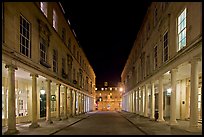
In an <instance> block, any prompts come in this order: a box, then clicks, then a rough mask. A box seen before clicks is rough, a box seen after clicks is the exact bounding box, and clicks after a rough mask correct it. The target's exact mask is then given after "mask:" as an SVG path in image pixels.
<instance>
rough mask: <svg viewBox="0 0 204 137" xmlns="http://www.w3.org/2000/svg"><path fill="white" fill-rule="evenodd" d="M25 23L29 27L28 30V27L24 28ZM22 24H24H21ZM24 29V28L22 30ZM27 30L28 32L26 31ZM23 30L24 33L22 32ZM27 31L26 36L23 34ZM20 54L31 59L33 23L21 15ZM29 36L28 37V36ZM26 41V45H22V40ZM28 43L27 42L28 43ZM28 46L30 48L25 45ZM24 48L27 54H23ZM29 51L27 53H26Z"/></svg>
mask: <svg viewBox="0 0 204 137" xmlns="http://www.w3.org/2000/svg"><path fill="white" fill-rule="evenodd" d="M23 21H25V23H26V25H29V26H28V28H27V26H26V27H25V26H23V24H24V23H23ZM21 22H22V24H21ZM21 27H22V28H21ZM24 29H26V30H24ZM21 30H22V32H21ZM23 30H24V31H26V32H25V33H26V34H25V35H26V36H25V35H24V34H23V32H24V31H23ZM19 34H20V53H22V54H23V55H25V56H26V57H29V58H31V23H30V22H29V21H28V20H27V19H26V18H25V17H24V16H23V15H22V14H20V33H19ZM27 35H28V36H27ZM23 38H24V40H25V43H24V44H23V43H22V40H23ZM26 41H27V42H26ZM26 43H27V44H28V46H26V45H25V44H26ZM23 47H24V48H25V53H24V52H23ZM26 49H27V52H26Z"/></svg>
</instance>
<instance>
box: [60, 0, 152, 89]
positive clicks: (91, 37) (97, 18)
mask: <svg viewBox="0 0 204 137" xmlns="http://www.w3.org/2000/svg"><path fill="white" fill-rule="evenodd" d="M61 4H62V5H63V8H64V10H65V16H66V18H68V19H69V21H70V23H71V28H73V29H74V31H75V33H76V35H77V39H78V41H79V44H80V46H81V47H82V49H83V51H84V52H85V54H86V56H87V58H88V60H89V63H90V64H91V66H92V67H93V69H94V72H95V74H96V87H98V86H102V85H103V83H104V82H105V81H107V82H108V83H109V85H110V86H111V85H113V86H116V85H117V82H120V80H121V77H120V76H121V73H122V71H123V68H124V66H125V63H126V60H127V58H128V55H129V53H130V51H131V48H132V46H133V43H134V40H135V38H136V35H137V32H138V30H139V28H140V26H141V23H142V21H143V19H144V15H145V13H146V11H147V6H148V5H149V4H150V2H149V1H144V0H142V1H140V2H139V1H138V0H72V1H70V0H69V1H66V0H64V1H62V2H61Z"/></svg>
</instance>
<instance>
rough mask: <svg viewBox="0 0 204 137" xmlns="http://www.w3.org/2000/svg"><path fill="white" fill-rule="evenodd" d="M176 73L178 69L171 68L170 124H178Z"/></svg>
mask: <svg viewBox="0 0 204 137" xmlns="http://www.w3.org/2000/svg"><path fill="white" fill-rule="evenodd" d="M176 73H177V69H172V70H171V88H172V90H171V98H170V99H171V100H170V121H169V124H170V125H177V124H178V123H177V121H176Z"/></svg>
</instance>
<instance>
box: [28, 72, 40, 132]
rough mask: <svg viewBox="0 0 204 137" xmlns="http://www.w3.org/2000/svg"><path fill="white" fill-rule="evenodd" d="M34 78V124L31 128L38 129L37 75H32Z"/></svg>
mask: <svg viewBox="0 0 204 137" xmlns="http://www.w3.org/2000/svg"><path fill="white" fill-rule="evenodd" d="M30 76H32V122H31V125H30V126H29V127H31V128H36V127H39V124H38V119H37V103H36V102H37V77H38V75H36V74H30Z"/></svg>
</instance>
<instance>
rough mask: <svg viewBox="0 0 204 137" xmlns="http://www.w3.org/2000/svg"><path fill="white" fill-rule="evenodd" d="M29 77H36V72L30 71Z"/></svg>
mask: <svg viewBox="0 0 204 137" xmlns="http://www.w3.org/2000/svg"><path fill="white" fill-rule="evenodd" d="M30 76H31V77H38V74H34V73H30Z"/></svg>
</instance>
